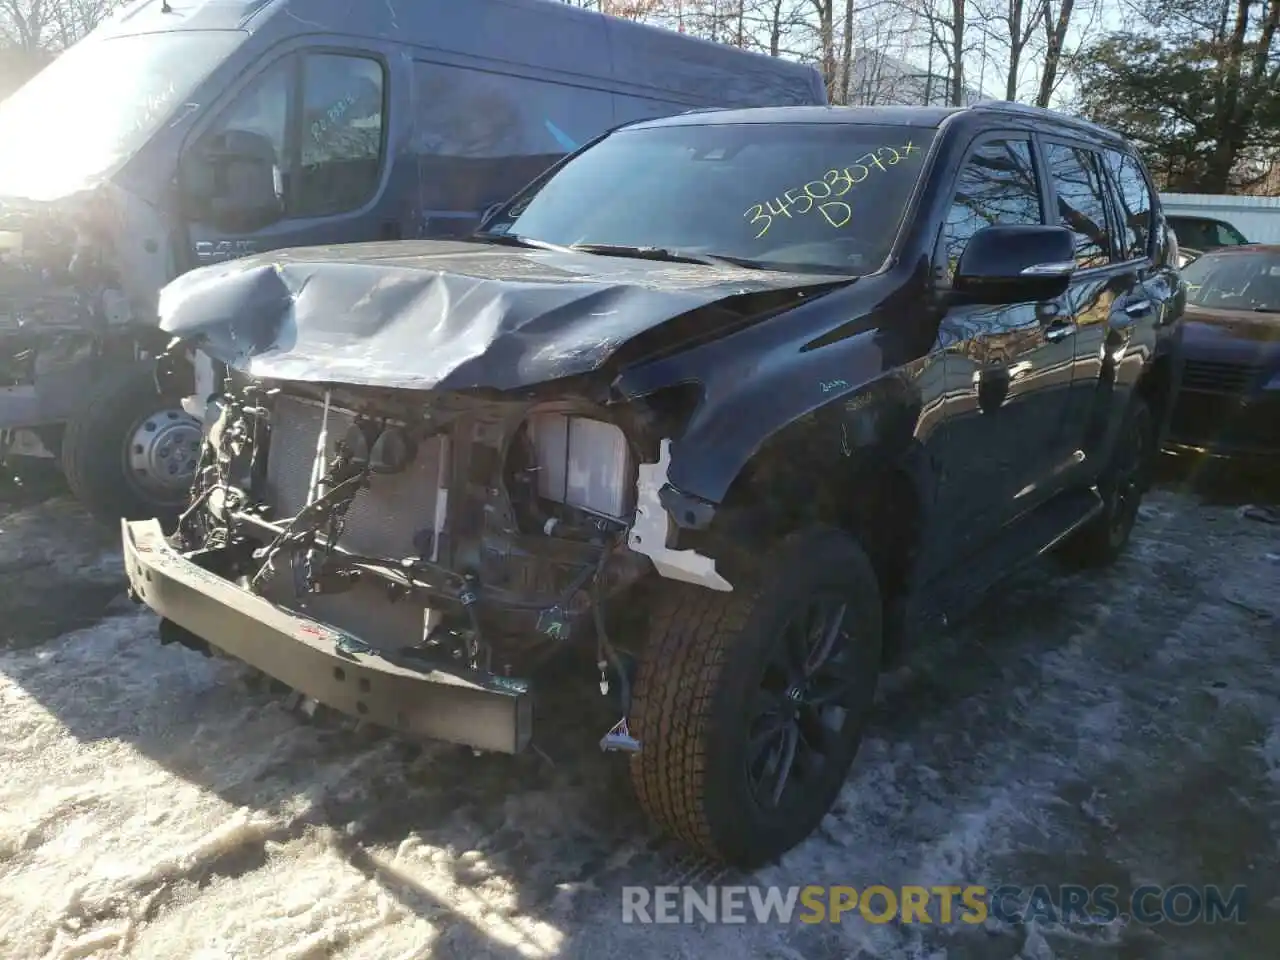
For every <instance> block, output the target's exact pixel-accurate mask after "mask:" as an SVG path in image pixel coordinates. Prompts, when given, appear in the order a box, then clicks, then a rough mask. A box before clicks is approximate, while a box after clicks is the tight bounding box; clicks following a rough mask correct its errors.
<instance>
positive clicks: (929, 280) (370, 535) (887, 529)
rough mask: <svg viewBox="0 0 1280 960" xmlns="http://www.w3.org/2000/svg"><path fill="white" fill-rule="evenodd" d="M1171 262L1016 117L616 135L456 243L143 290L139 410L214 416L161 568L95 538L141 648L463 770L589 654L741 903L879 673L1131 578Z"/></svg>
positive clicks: (767, 119)
mask: <svg viewBox="0 0 1280 960" xmlns="http://www.w3.org/2000/svg"><path fill="white" fill-rule="evenodd" d="M1175 252H1176V244H1175V243H1174V242H1173V240H1172V235H1171V233H1170V232H1169V231H1168V230H1167V228H1166V224H1165V220H1164V218H1163V216H1162V215H1161V211H1160V207H1159V202H1158V200H1157V199H1156V195H1155V193H1154V192H1153V190H1152V189H1151V185H1150V181H1149V179H1148V177H1147V174H1146V172H1145V170H1144V168H1143V164H1142V162H1141V160H1140V159H1139V158H1138V156H1137V155H1136V153H1135V152H1134V151H1133V149H1132V147H1131V146H1130V145H1129V144H1128V143H1126V142H1125V141H1124V140H1122V139H1121V138H1120V137H1118V136H1116V135H1115V134H1112V133H1110V132H1108V131H1106V130H1103V129H1100V128H1098V127H1095V126H1090V125H1087V124H1085V123H1082V122H1078V121H1075V120H1071V119H1068V118H1064V117H1061V116H1058V115H1056V114H1053V113H1050V112H1047V111H1043V110H1036V109H1030V108H1022V107H1015V106H1012V105H997V104H988V105H981V106H977V107H972V108H968V109H963V110H944V109H931V108H892V109H890V108H822V107H812V108H810V107H794V108H776V109H754V110H731V111H716V112H698V113H689V114H684V115H681V116H678V117H672V118H667V119H660V120H650V121H642V122H639V123H635V124H630V125H628V126H625V127H622V128H620V129H618V130H615V131H613V132H611V133H608V134H606V135H604V136H603V137H601V138H598V139H597V140H596V141H594V142H593V143H591V144H589V145H588V146H586V147H585V148H583V149H582V150H580V151H578V152H575V153H574V154H572V155H570V156H569V157H568V158H566V159H565V160H563V161H562V162H561V163H559V164H557V165H556V166H555V167H554V168H553V169H551V170H550V171H549V172H548V173H547V174H545V175H543V176H542V177H540V178H539V179H537V180H535V181H534V182H533V183H532V184H530V185H529V186H528V187H526V188H525V189H524V190H523V191H522V192H521V193H519V194H518V195H517V196H516V197H514V198H513V199H512V200H511V201H510V202H508V203H506V204H505V205H503V206H502V207H501V208H500V209H498V210H497V211H495V212H494V213H493V214H491V216H490V217H488V218H487V219H486V221H485V223H484V224H483V225H482V228H481V230H480V232H479V233H478V234H477V235H476V236H475V237H474V238H473V239H471V240H469V241H465V242H458V241H453V242H443V241H440V242H425V241H421V242H420V241H414V242H403V243H384V244H372V245H358V246H348V247H345V248H344V247H326V248H313V249H295V250H292V251H287V252H282V253H276V254H270V255H262V256H256V257H251V258H247V259H244V260H241V261H239V262H236V263H232V264H226V265H222V266H212V267H208V268H205V269H202V270H198V271H195V272H193V273H190V274H188V275H186V276H185V277H183V278H182V279H180V280H178V281H176V282H174V283H173V284H171V285H170V286H169V287H168V288H167V289H166V290H165V291H164V295H163V297H162V299H161V311H162V314H163V317H162V326H163V329H164V330H165V331H166V332H167V333H169V334H171V335H173V336H174V337H175V338H176V340H177V343H178V346H177V347H176V348H175V351H174V352H173V353H172V354H170V356H169V358H168V360H167V361H166V363H167V368H166V369H168V371H169V373H168V376H171V377H174V378H182V377H186V378H187V385H186V386H185V387H184V388H183V389H187V390H189V389H191V386H190V384H191V383H192V382H193V381H192V380H191V379H190V378H191V373H190V371H189V370H188V371H186V372H184V367H183V365H182V357H183V356H184V354H185V353H186V352H187V351H190V350H193V349H194V350H199V351H202V352H204V353H205V354H206V355H208V356H210V357H212V358H213V359H214V360H215V361H217V363H218V364H219V367H218V369H219V373H220V383H219V388H218V393H217V395H216V396H214V397H213V399H212V403H213V407H212V409H213V410H214V411H215V416H214V417H212V420H211V425H210V429H209V431H208V436H207V440H206V443H205V447H204V450H203V453H202V458H201V462H200V468H199V471H198V474H197V481H196V487H195V496H194V499H193V501H192V504H191V506H190V507H189V508H188V510H187V511H186V513H185V515H184V518H183V520H182V521H181V523H180V524H179V528H178V530H177V532H176V533H175V534H173V535H172V536H170V537H166V536H165V534H164V533H163V531H162V529H161V527H160V525H159V523H158V522H155V521H140V522H126V523H125V524H124V527H123V539H124V548H125V556H126V564H127V569H128V575H129V579H130V584H131V590H132V593H133V595H134V596H135V598H137V599H139V600H141V601H142V602H145V603H146V604H148V605H150V606H151V607H152V608H153V609H155V610H156V611H158V612H159V613H160V615H161V617H162V618H163V619H162V622H161V636H162V639H165V640H166V641H168V640H177V641H179V642H181V643H183V644H186V645H188V646H191V647H193V648H196V649H201V650H205V651H208V650H209V649H210V647H211V646H212V647H216V648H219V649H221V650H222V651H223V652H225V653H228V654H230V655H232V656H235V657H238V658H241V659H242V660H245V661H247V662H248V663H250V664H251V665H253V666H255V667H257V668H259V669H261V670H263V671H265V672H267V673H268V674H270V675H272V676H273V677H275V678H277V679H279V680H281V681H283V682H284V683H286V684H288V685H289V686H291V687H293V688H294V689H295V690H296V691H298V692H299V693H300V694H301V695H303V696H304V697H306V698H311V699H312V700H313V701H319V702H321V703H325V704H329V705H331V706H332V707H335V708H336V709H338V710H341V711H344V712H347V713H349V714H351V715H352V716H353V717H359V718H362V719H364V720H366V721H370V722H374V723H378V724H382V725H385V726H387V727H391V728H393V729H396V730H400V731H402V732H404V733H408V734H414V735H418V736H427V737H437V738H442V739H446V740H452V741H456V742H459V743H464V744H468V745H471V746H474V747H477V748H483V749H489V750H499V751H507V752H514V751H518V750H522V749H524V748H525V746H526V745H527V744H528V742H529V739H530V737H531V735H532V715H533V714H532V709H531V705H530V698H531V696H532V692H533V689H534V682H535V680H536V677H537V676H538V674H539V672H540V671H541V670H542V669H545V668H546V664H548V663H549V662H550V660H551V659H552V658H554V657H556V656H557V655H558V654H559V653H560V652H562V651H564V650H565V649H566V648H568V647H572V646H574V645H576V644H578V643H587V644H594V647H595V660H596V661H597V662H598V664H599V671H598V674H597V672H596V671H589V672H588V675H586V676H584V677H583V681H584V683H586V684H589V685H590V686H591V687H593V688H594V686H595V685H596V683H597V682H599V683H600V686H601V691H602V692H603V693H605V694H606V696H608V697H610V698H613V699H612V702H613V704H614V706H615V708H616V710H617V713H616V714H614V716H620V719H619V720H618V722H617V723H616V724H615V725H613V726H612V727H611V728H609V729H608V730H607V732H606V731H605V730H603V729H602V731H601V732H602V733H604V736H603V738H602V740H601V746H602V747H604V748H605V749H621V750H625V751H628V752H629V753H631V754H632V760H631V764H632V774H633V782H634V785H635V788H636V792H637V795H638V796H639V799H640V801H641V803H642V804H643V806H644V807H645V808H646V809H647V810H648V811H649V813H650V814H651V815H652V816H653V817H654V818H655V819H656V820H657V821H658V822H659V823H660V824H661V825H663V826H664V827H665V828H667V829H668V830H670V831H672V832H674V833H675V834H677V835H679V836H681V837H683V838H684V839H685V840H686V841H688V842H689V843H691V844H693V845H695V846H696V847H698V848H700V849H701V850H702V851H704V852H705V853H707V854H710V855H712V856H714V857H717V858H721V859H725V860H729V861H733V862H735V863H740V864H745V865H750V864H757V863H760V862H762V861H765V860H768V859H770V858H772V857H774V856H776V855H778V854H780V853H781V852H783V851H785V850H787V849H788V848H790V847H791V846H793V845H794V844H796V843H798V842H799V841H801V840H802V839H804V837H806V836H807V835H808V834H809V833H810V831H812V830H813V829H814V828H815V827H816V826H817V824H818V823H819V821H820V820H821V819H822V817H823V816H824V815H825V814H826V812H827V810H828V809H829V808H830V807H831V805H832V803H833V802H834V800H835V798H836V795H837V794H838V792H839V791H840V789H841V785H842V783H843V782H844V779H845V775H846V773H847V771H848V769H849V766H850V764H851V763H852V762H853V759H854V755H855V754H856V752H857V749H858V744H859V740H860V737H861V735H862V730H863V726H864V723H865V721H866V718H867V714H868V709H869V707H870V705H871V703H872V698H873V696H874V694H875V690H876V685H877V676H878V673H879V671H880V669H881V667H882V665H883V664H885V663H887V662H889V661H891V660H893V659H894V658H895V657H897V656H899V655H901V653H902V652H903V651H904V650H905V649H907V648H908V647H909V645H910V643H911V641H912V640H914V639H916V638H919V637H921V636H924V635H927V634H929V633H930V632H932V631H935V630H936V629H938V628H940V627H942V626H944V625H946V624H947V623H949V622H951V621H954V620H955V619H956V618H957V617H958V616H960V615H961V614H963V613H964V612H966V611H967V610H969V609H970V608H971V607H972V606H973V605H974V604H975V603H976V602H977V601H978V600H979V599H980V598H981V596H982V595H983V593H984V592H985V591H986V590H987V589H988V588H990V587H992V586H993V585H994V584H996V583H997V582H999V581H1000V580H1001V579H1002V578H1003V577H1004V576H1005V575H1007V574H1008V573H1010V572H1012V571H1014V570H1017V569H1018V568H1020V567H1021V566H1022V565H1024V564H1025V563H1026V562H1027V561H1028V560H1029V559H1031V558H1033V557H1035V556H1037V555H1038V554H1042V553H1044V552H1046V551H1049V550H1051V549H1055V548H1059V547H1060V548H1061V554H1062V556H1063V557H1064V558H1066V559H1067V560H1069V561H1071V562H1074V563H1079V564H1104V563H1107V562H1109V561H1111V560H1112V559H1113V558H1115V557H1116V556H1117V554H1118V553H1119V552H1120V551H1121V550H1122V549H1123V548H1124V546H1125V544H1126V542H1127V540H1128V538H1129V534H1130V531H1131V529H1132V527H1133V524H1134V521H1135V518H1136V515H1137V509H1138V502H1139V499H1140V498H1141V496H1142V493H1143V490H1144V488H1145V487H1146V484H1147V477H1148V471H1149V468H1150V465H1151V463H1152V460H1153V453H1154V451H1155V450H1156V448H1157V446H1158V444H1159V442H1160V438H1161V434H1162V432H1163V429H1164V425H1165V423H1166V421H1167V418H1168V413H1169V409H1170V402H1171V399H1172V397H1173V395H1174V392H1175V389H1176V384H1177V381H1178V376H1179V364H1180V353H1179V351H1180V337H1181V324H1180V322H1179V321H1180V317H1181V312H1182V305H1183V294H1182V289H1181V285H1180V281H1179V278H1178V274H1177V271H1176V268H1175V266H1174V264H1173V262H1172V258H1173V256H1174V254H1175ZM627 597H630V598H632V599H631V600H630V601H626V600H625V598H627ZM637 597H643V602H641V603H637V602H636V601H635V598H637ZM620 602H629V603H630V604H631V608H632V609H643V610H645V611H646V612H647V613H648V615H649V625H648V628H647V633H646V632H643V631H642V632H640V633H639V634H638V635H632V634H630V633H623V632H620V631H618V630H617V629H615V628H614V627H613V626H612V625H611V624H612V622H613V621H612V620H611V618H610V616H609V614H610V613H611V612H612V611H613V610H615V609H617V607H618V604H619V603H620ZM561 663H563V661H561ZM557 669H559V670H561V671H563V670H565V669H569V668H568V667H566V666H560V667H558V668H557Z"/></svg>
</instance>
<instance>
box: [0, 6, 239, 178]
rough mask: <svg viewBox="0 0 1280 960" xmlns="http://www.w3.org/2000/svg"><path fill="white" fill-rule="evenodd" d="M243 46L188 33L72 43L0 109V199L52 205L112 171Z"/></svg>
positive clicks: (235, 35)
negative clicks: (9, 198)
mask: <svg viewBox="0 0 1280 960" xmlns="http://www.w3.org/2000/svg"><path fill="white" fill-rule="evenodd" d="M244 39H245V34H244V33H242V32H240V31H235V30H219V31H181V32H175V33H152V34H144V35H137V36H127V37H113V38H110V39H105V40H95V39H93V38H89V39H87V40H83V41H81V42H80V43H77V44H75V45H74V46H72V47H71V48H70V49H69V50H67V51H66V52H65V53H63V54H62V55H61V56H60V57H58V59H56V60H54V61H53V63H51V64H49V66H47V67H45V69H44V70H42V71H41V72H40V73H38V74H36V76H35V77H33V78H32V79H31V80H30V81H28V82H27V83H26V84H25V85H24V86H23V87H21V88H20V89H19V90H17V91H16V92H15V93H14V94H13V95H12V96H10V97H9V98H8V99H7V100H4V101H2V102H0V145H3V146H0V195H2V196H10V197H21V198H25V199H30V200H54V199H57V198H58V197H60V196H63V195H66V194H68V193H72V192H74V191H76V190H78V189H81V188H82V187H85V186H88V185H90V184H91V182H92V181H94V180H95V179H97V178H98V177H101V176H103V175H106V174H109V173H111V172H113V170H114V168H115V167H116V166H117V165H118V164H119V163H121V162H123V161H124V160H126V159H128V157H129V156H130V155H131V154H133V153H134V152H135V151H136V150H137V149H138V148H139V147H141V146H142V145H143V144H144V143H145V142H146V141H147V139H148V138H149V137H150V136H151V135H152V134H153V133H154V132H155V131H156V130H157V129H158V128H159V127H160V125H161V124H162V123H164V122H165V121H166V120H168V119H169V118H171V117H172V116H173V115H174V114H175V113H176V112H177V111H178V109H179V108H181V107H182V106H183V105H184V104H185V103H186V102H187V101H188V98H189V97H190V96H191V94H192V92H193V91H194V90H195V88H196V86H197V85H199V83H200V82H201V81H202V80H204V79H205V77H207V76H208V75H209V74H210V73H211V72H212V71H213V69H214V68H215V67H216V66H217V65H218V64H219V63H220V62H221V61H222V60H223V58H225V57H226V56H227V55H228V54H229V53H231V51H232V50H234V49H235V48H236V47H237V46H238V45H239V44H240V43H241V42H243V40H244Z"/></svg>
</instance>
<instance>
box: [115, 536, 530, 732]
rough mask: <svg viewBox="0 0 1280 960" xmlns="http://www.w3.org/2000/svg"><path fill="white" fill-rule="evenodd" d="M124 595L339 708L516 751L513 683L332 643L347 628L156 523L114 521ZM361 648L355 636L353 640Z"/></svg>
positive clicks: (526, 702) (525, 698)
mask: <svg viewBox="0 0 1280 960" xmlns="http://www.w3.org/2000/svg"><path fill="white" fill-rule="evenodd" d="M121 537H122V542H123V546H124V559H125V568H126V570H127V572H128V577H129V585H130V588H131V592H132V594H133V596H134V597H135V598H136V599H138V600H140V601H141V602H143V603H145V604H146V605H147V606H149V607H150V608H151V609H152V610H154V611H155V612H156V613H157V614H159V615H160V616H161V617H163V618H164V619H166V620H169V621H171V622H172V623H174V624H176V625H177V626H179V627H181V628H183V629H185V630H187V631H189V632H190V633H192V634H194V635H195V636H197V637H199V638H200V639H202V640H204V641H205V642H206V643H209V644H210V645H212V646H214V647H217V648H218V649H219V650H221V651H223V652H224V653H227V654H229V655H231V656H233V657H235V658H236V659H238V660H242V661H244V662H245V663H247V664H249V665H250V666H252V667H256V668H257V669H259V670H261V671H262V672H263V673H265V674H267V675H268V676H270V677H274V678H275V679H277V680H279V681H281V682H282V683H285V684H288V685H289V686H290V687H292V688H293V689H294V690H296V691H298V692H299V693H301V694H303V695H305V696H308V697H311V698H312V699H314V700H316V701H317V702H319V703H322V704H324V705H326V706H328V707H332V708H333V709H335V710H338V711H340V712H342V713H345V714H348V715H349V716H352V717H355V718H357V719H360V720H364V721H368V722H370V723H374V724H377V725H379V726H382V727H387V728H389V729H392V730H397V731H400V732H402V733H405V734H409V735H411V736H417V737H425V738H428V739H432V740H443V741H446V742H450V743H459V744H463V745H466V746H470V747H474V748H476V749H478V750H489V751H494V752H499V753H519V752H520V751H522V750H523V749H524V748H525V747H526V746H527V745H528V743H529V740H530V738H531V736H532V727H533V697H532V694H531V693H530V691H529V688H528V685H527V684H526V683H525V682H523V681H521V680H516V679H509V678H506V677H497V676H494V675H492V674H487V673H479V672H476V671H471V670H464V669H456V670H455V669H452V668H450V669H448V670H442V669H439V668H435V669H432V668H428V667H426V666H424V668H423V669H421V670H418V669H415V668H414V667H413V666H410V665H405V664H401V663H393V662H391V661H389V660H386V659H384V658H383V657H381V656H379V655H378V654H377V653H376V652H370V653H348V652H345V651H342V650H339V649H338V644H339V642H340V641H343V640H344V639H346V640H350V639H352V638H351V637H350V635H349V634H347V633H345V632H344V631H341V630H338V629H336V628H334V627H331V626H328V625H327V624H324V623H321V622H319V621H317V620H312V619H310V618H308V617H305V616H303V615H301V614H298V613H294V612H293V611H292V610H287V609H285V608H283V607H280V606H277V605H276V604H274V603H271V602H270V601H269V600H265V599H263V598H262V597H260V596H257V595H256V594H253V593H250V592H249V591H248V590H245V589H243V588H241V587H239V586H237V585H236V584H234V583H232V582H230V581H229V580H226V579H224V578H222V577H219V576H217V575H216V574H214V573H212V572H210V571H209V570H206V569H204V568H203V567H201V566H199V565H198V564H196V563H194V562H192V561H191V560H189V559H187V558H185V557H183V556H182V555H181V554H179V553H178V552H177V551H176V550H174V549H173V547H172V546H171V545H170V544H169V543H168V541H167V540H166V539H165V536H164V533H163V531H162V530H161V528H160V524H159V522H158V521H156V520H138V521H129V520H122V521H121ZM354 645H355V646H356V647H357V648H363V647H364V646H366V645H364V644H362V643H360V642H359V641H358V640H357V641H356V643H355V644H354Z"/></svg>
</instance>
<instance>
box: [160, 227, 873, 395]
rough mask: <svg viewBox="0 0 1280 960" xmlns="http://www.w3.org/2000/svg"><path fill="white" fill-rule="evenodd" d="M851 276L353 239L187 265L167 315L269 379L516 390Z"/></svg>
mask: <svg viewBox="0 0 1280 960" xmlns="http://www.w3.org/2000/svg"><path fill="white" fill-rule="evenodd" d="M850 280H851V278H849V277H847V276H816V275H813V274H784V273H775V272H766V271H761V270H749V269H744V268H739V267H727V266H726V267H721V266H704V265H701V264H673V263H659V262H654V261H648V260H638V259H629V258H623V257H615V256H600V255H593V254H586V253H576V252H561V251H554V250H534V249H528V250H526V249H518V248H511V247H499V246H494V245H490V244H485V243H474V242H443V241H441V242H436V241H422V242H410V243H403V242H400V243H382V244H349V245H344V246H340V247H326V248H308V249H297V250H289V251H275V252H273V253H269V254H262V255H258V256H253V257H247V258H243V259H240V260H236V261H231V262H229V263H224V264H217V265H214V266H209V267H204V268H201V269H199V270H196V271H193V272H191V273H188V274H186V275H184V276H182V277H180V278H179V279H177V280H176V281H174V282H173V283H171V284H170V285H169V286H168V287H166V288H165V290H164V291H163V293H162V294H161V297H160V318H161V324H160V325H161V329H162V330H165V331H166V332H168V333H171V334H173V335H174V336H177V337H181V338H183V339H184V340H188V341H194V342H195V343H196V345H198V346H199V347H200V349H202V350H204V351H205V352H206V353H208V354H209V355H210V356H212V357H214V358H215V359H217V360H221V361H223V362H224V363H227V364H229V365H230V366H232V367H233V368H235V369H237V370H240V371H242V372H244V373H246V374H248V375H250V376H252V377H256V378H262V379H269V380H293V381H309V382H327V383H344V384H351V385H357V386H360V385H363V386H378V387H392V388H408V389H431V388H440V389H449V390H458V389H467V388H477V387H488V388H493V389H499V390H506V389H512V388H517V387H522V386H530V385H533V384H537V383H542V382H546V381H549V380H555V379H559V378H561V377H567V376H573V375H577V374H583V373H588V372H590V371H593V370H596V369H598V368H600V367H602V366H603V365H605V364H606V363H607V362H608V361H609V359H610V358H611V357H612V356H613V355H614V354H615V353H616V352H617V351H618V349H619V348H620V347H622V346H623V345H624V344H626V343H627V342H628V341H630V340H632V339H633V338H635V337H636V336H637V335H639V334H641V333H644V332H646V331H649V330H652V329H654V328H656V327H659V326H661V325H662V324H664V323H666V322H667V321H670V320H673V319H675V318H678V317H687V316H688V315H690V314H691V313H693V312H695V311H704V312H705V313H706V316H705V327H706V328H707V329H703V330H700V331H699V333H701V334H702V335H705V334H706V333H707V332H709V331H710V330H711V329H715V328H718V327H720V326H726V327H727V326H735V325H740V324H742V323H746V322H750V321H751V320H752V319H754V318H756V317H757V316H764V315H772V314H773V313H776V311H777V309H778V302H779V295H780V294H781V295H783V299H784V300H786V299H787V297H786V294H787V293H789V292H790V293H792V294H793V296H792V298H791V302H799V301H800V300H801V299H802V298H803V297H804V296H807V295H811V294H816V293H817V292H819V291H826V290H830V289H834V287H836V286H839V285H843V284H847V283H849V282H850ZM697 319H699V320H702V319H703V318H702V317H701V316H699V317H698V318H697ZM686 335H687V331H686Z"/></svg>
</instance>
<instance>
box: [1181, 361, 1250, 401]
mask: <svg viewBox="0 0 1280 960" xmlns="http://www.w3.org/2000/svg"><path fill="white" fill-rule="evenodd" d="M1261 373H1262V368H1261V367H1259V366H1255V365H1247V364H1239V363H1224V362H1222V361H1220V360H1188V361H1187V362H1186V364H1185V366H1184V367H1183V370H1182V387H1183V389H1184V390H1204V391H1207V392H1210V393H1243V392H1244V391H1245V390H1247V389H1248V388H1249V386H1250V384H1252V383H1253V382H1254V380H1256V379H1257V378H1258V376H1259V375H1261Z"/></svg>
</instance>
